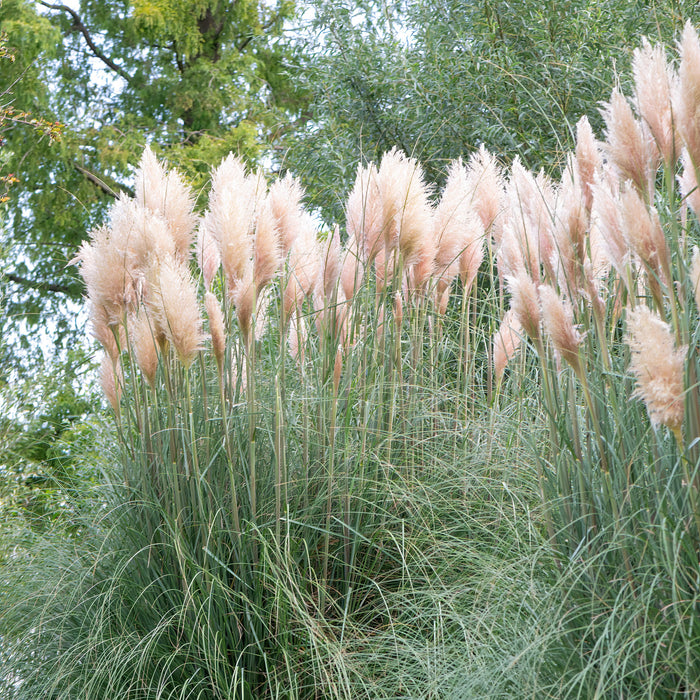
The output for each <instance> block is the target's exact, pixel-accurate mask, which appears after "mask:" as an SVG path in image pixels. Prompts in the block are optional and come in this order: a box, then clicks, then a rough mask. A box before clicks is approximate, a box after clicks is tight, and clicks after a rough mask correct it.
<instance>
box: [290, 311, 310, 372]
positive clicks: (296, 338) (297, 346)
mask: <svg viewBox="0 0 700 700" xmlns="http://www.w3.org/2000/svg"><path fill="white" fill-rule="evenodd" d="M307 336H308V331H307V327H306V320H305V319H304V318H303V317H300V316H299V315H298V314H294V315H293V316H292V317H291V318H290V319H289V332H288V334H287V344H288V345H289V352H290V354H291V356H292V357H293V358H294V359H295V360H296V361H297V362H298V363H299V364H300V365H301V364H303V363H304V359H305V357H306V340H307Z"/></svg>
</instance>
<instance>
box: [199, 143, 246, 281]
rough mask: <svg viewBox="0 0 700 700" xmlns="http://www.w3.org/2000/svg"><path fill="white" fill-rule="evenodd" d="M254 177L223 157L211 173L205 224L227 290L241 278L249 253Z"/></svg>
mask: <svg viewBox="0 0 700 700" xmlns="http://www.w3.org/2000/svg"><path fill="white" fill-rule="evenodd" d="M257 196H258V178H257V177H256V176H250V175H247V174H246V170H245V166H244V165H243V162H242V161H241V160H240V159H238V158H234V157H233V156H232V155H229V156H227V157H226V158H225V159H224V160H223V161H222V162H221V165H219V167H218V168H216V170H214V172H213V173H212V184H211V193H210V195H209V211H208V212H207V213H206V214H205V224H206V226H207V228H208V229H209V230H210V231H211V232H212V234H213V235H214V238H215V239H216V242H217V244H218V246H219V252H220V254H221V264H222V266H223V269H224V274H225V275H226V281H227V284H228V288H229V292H232V290H233V288H234V287H235V285H236V282H237V281H238V280H239V279H241V278H242V277H243V275H244V274H245V272H246V269H247V267H248V265H249V261H250V259H251V258H252V255H253V240H254V236H253V233H254V227H255V205H256V202H257Z"/></svg>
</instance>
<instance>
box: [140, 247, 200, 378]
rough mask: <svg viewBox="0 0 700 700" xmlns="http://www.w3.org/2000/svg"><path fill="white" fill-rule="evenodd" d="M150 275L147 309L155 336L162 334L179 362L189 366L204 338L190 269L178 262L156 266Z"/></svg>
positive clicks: (167, 262) (166, 261)
mask: <svg viewBox="0 0 700 700" xmlns="http://www.w3.org/2000/svg"><path fill="white" fill-rule="evenodd" d="M149 276H150V278H151V279H150V286H151V293H150V294H149V298H148V306H149V310H150V315H151V318H152V320H153V329H154V331H155V336H156V338H157V337H158V336H159V334H160V333H162V334H163V335H164V336H165V338H166V339H167V340H168V341H169V342H170V343H171V344H172V345H173V347H174V348H175V350H176V351H177V354H178V356H179V358H180V361H181V362H182V363H183V364H184V365H185V366H186V367H189V366H190V364H191V363H192V360H194V358H195V356H196V355H197V353H198V352H199V351H200V350H201V348H202V346H203V344H204V339H205V335H204V333H203V331H202V316H201V314H200V310H199V303H198V301H197V289H196V286H195V284H194V280H193V279H192V276H191V275H190V272H189V270H188V269H187V268H186V267H185V266H184V265H183V264H182V263H180V262H178V261H177V260H175V259H170V260H164V261H162V262H161V263H160V265H158V266H154V267H153V268H152V269H151V272H150V275H149Z"/></svg>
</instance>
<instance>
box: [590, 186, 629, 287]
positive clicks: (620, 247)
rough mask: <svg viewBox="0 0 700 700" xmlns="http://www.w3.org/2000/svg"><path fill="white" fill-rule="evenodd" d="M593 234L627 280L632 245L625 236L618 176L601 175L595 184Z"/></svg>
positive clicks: (613, 264)
mask: <svg viewBox="0 0 700 700" xmlns="http://www.w3.org/2000/svg"><path fill="white" fill-rule="evenodd" d="M591 226H592V229H593V232H597V233H595V234H593V233H592V236H593V235H595V237H596V238H597V239H598V240H599V241H600V244H601V248H602V251H603V255H604V256H605V258H606V259H607V260H608V261H609V262H610V264H611V265H612V266H613V267H614V268H615V270H616V271H617V273H618V275H620V277H621V278H622V279H623V280H625V281H626V277H627V265H628V263H629V259H630V255H629V247H628V245H627V241H626V239H625V234H624V225H623V221H622V203H621V201H620V192H619V188H618V184H617V181H616V180H613V178H611V177H607V178H604V179H599V180H597V181H596V183H595V184H594V186H593V209H592V211H591Z"/></svg>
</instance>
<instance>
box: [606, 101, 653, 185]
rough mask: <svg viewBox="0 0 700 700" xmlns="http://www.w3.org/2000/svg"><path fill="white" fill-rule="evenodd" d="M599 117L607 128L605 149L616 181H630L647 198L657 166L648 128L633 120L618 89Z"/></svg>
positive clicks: (627, 105) (626, 103) (630, 111)
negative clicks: (613, 167) (616, 174)
mask: <svg viewBox="0 0 700 700" xmlns="http://www.w3.org/2000/svg"><path fill="white" fill-rule="evenodd" d="M601 114H602V115H603V119H605V124H606V127H607V129H606V136H607V143H606V144H605V149H606V151H607V153H608V156H609V157H610V159H611V160H612V162H613V163H614V164H615V167H616V169H617V172H618V177H619V179H620V180H622V181H625V180H632V182H633V183H634V184H635V186H636V187H637V189H638V190H639V191H640V192H641V193H643V194H644V196H649V195H650V193H651V192H652V190H653V187H654V178H655V176H656V169H657V167H658V164H659V155H658V150H657V148H656V145H655V143H654V139H653V138H652V136H651V132H650V131H649V128H648V127H647V125H646V124H645V123H643V122H640V121H639V120H638V119H636V118H635V116H634V113H633V112H632V107H630V105H629V102H627V99H626V98H625V97H624V95H623V94H622V93H621V92H619V90H614V91H613V93H612V95H611V97H610V102H608V103H607V104H606V105H605V106H604V107H603V109H602V110H601Z"/></svg>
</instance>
